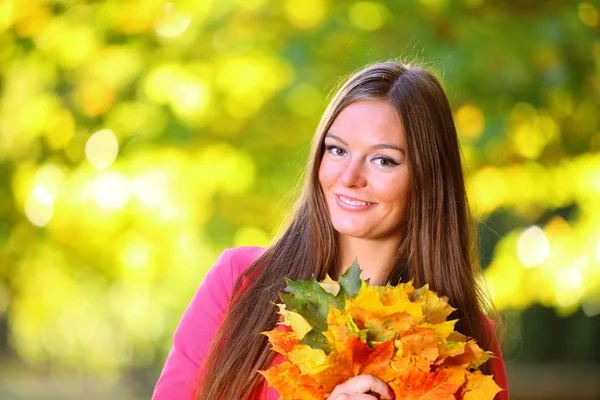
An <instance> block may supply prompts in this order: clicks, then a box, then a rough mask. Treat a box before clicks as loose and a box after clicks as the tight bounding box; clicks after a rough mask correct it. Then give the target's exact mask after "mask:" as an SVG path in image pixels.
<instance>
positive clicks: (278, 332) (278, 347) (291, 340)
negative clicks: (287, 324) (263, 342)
mask: <svg viewBox="0 0 600 400" xmlns="http://www.w3.org/2000/svg"><path fill="white" fill-rule="evenodd" d="M261 334H263V335H265V336H267V337H268V338H269V342H270V343H271V346H272V347H271V349H272V350H273V351H276V352H277V353H280V354H283V355H284V356H285V355H287V353H288V352H290V351H292V350H293V349H294V347H295V346H296V344H298V342H299V340H298V337H297V336H296V334H295V333H294V332H293V331H287V330H284V329H277V328H276V329H273V330H271V331H269V332H261Z"/></svg>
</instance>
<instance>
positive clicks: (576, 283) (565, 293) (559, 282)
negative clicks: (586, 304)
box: [554, 260, 583, 308]
mask: <svg viewBox="0 0 600 400" xmlns="http://www.w3.org/2000/svg"><path fill="white" fill-rule="evenodd" d="M580 262H581V261H580V260H578V261H577V262H576V264H579V263H580ZM554 296H555V298H556V303H557V304H558V305H559V306H560V307H565V308H566V307H570V306H573V305H575V304H577V303H578V302H579V301H580V300H581V297H582V296H583V276H582V275H581V270H580V268H579V266H578V265H574V266H573V267H571V268H569V269H567V270H565V271H563V272H562V273H561V274H560V275H559V276H558V278H557V279H556V285H555V288H554Z"/></svg>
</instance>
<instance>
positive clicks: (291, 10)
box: [285, 0, 326, 29]
mask: <svg viewBox="0 0 600 400" xmlns="http://www.w3.org/2000/svg"><path fill="white" fill-rule="evenodd" d="M325 11H326V10H325V2H324V1H323V0H286V2H285V16H286V18H287V19H288V20H289V21H290V22H291V23H292V24H294V25H296V26H297V27H298V28H302V29H309V28H314V27H315V26H317V25H319V24H320V23H321V21H322V20H323V17H324V16H325Z"/></svg>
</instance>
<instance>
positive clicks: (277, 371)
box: [258, 361, 327, 400]
mask: <svg viewBox="0 0 600 400" xmlns="http://www.w3.org/2000/svg"><path fill="white" fill-rule="evenodd" d="M258 373H259V374H261V375H262V376H264V377H265V379H266V380H267V383H268V384H269V386H271V387H274V388H275V389H277V392H278V393H279V396H280V398H281V400H324V399H326V398H327V396H326V393H325V391H324V390H323V387H322V386H321V385H319V383H318V382H317V381H316V380H315V379H314V378H313V377H311V376H310V375H307V374H302V372H301V371H300V368H298V366H297V365H294V364H292V363H291V362H289V361H285V362H283V363H281V364H278V365H275V366H273V367H271V368H269V369H268V370H266V371H258ZM290 382H293V383H294V384H293V385H290Z"/></svg>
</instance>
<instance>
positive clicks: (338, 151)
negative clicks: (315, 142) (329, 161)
mask: <svg viewBox="0 0 600 400" xmlns="http://www.w3.org/2000/svg"><path fill="white" fill-rule="evenodd" d="M325 149H326V150H327V152H328V153H329V154H331V155H333V156H336V157H343V156H344V155H346V150H344V149H342V148H341V147H338V146H333V145H329V146H325Z"/></svg>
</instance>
